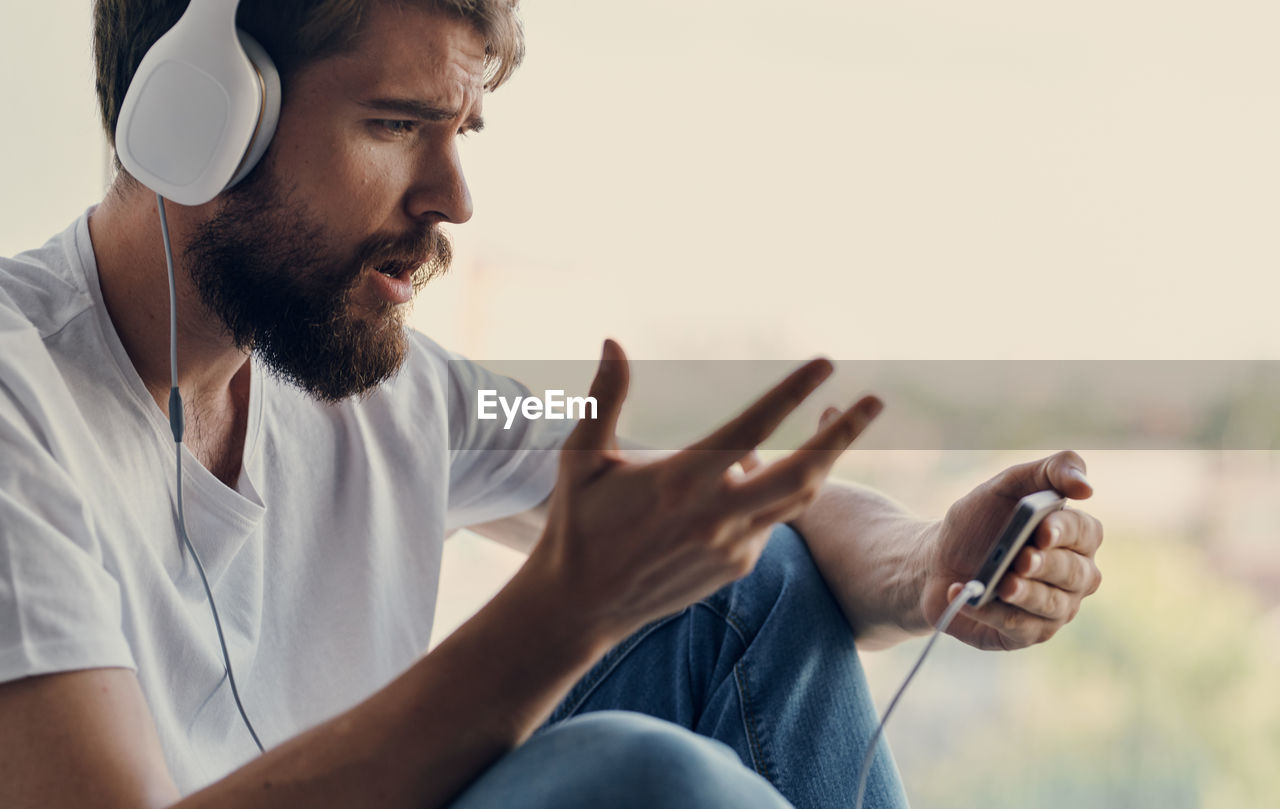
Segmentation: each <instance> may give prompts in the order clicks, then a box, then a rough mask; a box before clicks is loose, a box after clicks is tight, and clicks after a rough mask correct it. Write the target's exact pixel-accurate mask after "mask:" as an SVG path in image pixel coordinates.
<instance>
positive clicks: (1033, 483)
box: [992, 450, 1093, 500]
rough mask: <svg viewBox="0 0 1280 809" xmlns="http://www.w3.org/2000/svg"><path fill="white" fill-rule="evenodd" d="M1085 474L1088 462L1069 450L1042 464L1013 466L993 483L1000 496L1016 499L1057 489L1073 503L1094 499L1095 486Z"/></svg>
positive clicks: (1031, 463) (1045, 460) (1043, 460)
mask: <svg viewBox="0 0 1280 809" xmlns="http://www.w3.org/2000/svg"><path fill="white" fill-rule="evenodd" d="M1084 473H1085V464H1084V459H1083V458H1081V457H1080V456H1079V455H1078V454H1076V453H1075V452H1072V451H1071V450H1066V451H1064V452H1059V453H1057V454H1055V455H1050V456H1049V457H1047V458H1042V459H1040V460H1038V461H1031V462H1029V463H1024V464H1019V465H1017V466H1011V467H1009V468H1008V469H1006V470H1005V471H1003V472H1001V473H1000V474H999V475H997V476H996V478H995V479H994V480H993V481H992V483H993V484H995V485H996V487H997V491H999V492H1000V494H1003V495H1005V496H1007V497H1011V498H1014V499H1017V498H1019V497H1023V496H1025V495H1028V494H1031V493H1032V492H1038V491H1043V490H1045V489H1053V490H1055V491H1057V492H1059V493H1060V494H1062V495H1063V496H1065V497H1070V498H1071V499H1073V500H1084V499H1086V498H1088V497H1091V496H1092V495H1093V484H1091V483H1089V479H1088V478H1087V477H1085V474H1084Z"/></svg>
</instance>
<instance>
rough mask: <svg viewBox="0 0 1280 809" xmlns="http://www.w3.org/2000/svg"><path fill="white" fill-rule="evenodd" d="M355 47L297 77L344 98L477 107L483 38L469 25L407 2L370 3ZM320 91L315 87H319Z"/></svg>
mask: <svg viewBox="0 0 1280 809" xmlns="http://www.w3.org/2000/svg"><path fill="white" fill-rule="evenodd" d="M361 29H362V30H361V32H360V37H359V39H358V40H357V44H356V48H355V49H354V50H351V51H348V52H346V53H343V54H340V55H338V56H335V57H332V58H329V59H324V60H321V61H319V62H317V63H315V64H313V65H311V66H308V67H306V68H303V70H302V71H300V73H299V76H298V78H299V80H301V81H304V82H305V83H307V84H308V85H314V84H320V85H324V86H325V87H324V89H325V91H327V92H330V93H335V94H337V95H338V96H339V97H345V98H346V99H348V100H358V99H359V98H362V97H416V98H422V99H425V100H429V101H431V102H434V103H437V104H441V105H445V106H448V107H450V108H461V107H464V106H468V105H469V106H472V107H473V108H474V109H473V111H478V109H479V105H480V99H481V96H482V94H483V91H484V71H485V59H484V55H485V54H484V51H485V41H484V37H482V36H481V35H480V33H479V32H478V31H476V30H475V28H473V27H472V26H471V25H470V23H468V22H466V21H465V20H460V19H458V18H457V17H453V16H450V15H448V14H444V13H441V12H440V11H437V10H435V9H432V8H424V7H423V6H421V5H415V4H410V3H385V2H379V3H371V4H369V12H368V15H367V16H366V17H365V19H364V20H363V22H362V25H361ZM317 89H319V88H317Z"/></svg>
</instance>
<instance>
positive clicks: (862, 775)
mask: <svg viewBox="0 0 1280 809" xmlns="http://www.w3.org/2000/svg"><path fill="white" fill-rule="evenodd" d="M986 589H987V588H986V586H985V585H983V583H982V582H980V581H978V580H977V579H974V580H972V581H970V582H969V583H968V584H966V585H965V586H964V589H962V590H961V591H960V592H959V593H958V594H957V595H956V597H955V598H953V599H951V603H950V604H949V605H947V609H946V610H945V611H944V612H943V613H942V617H941V618H939V619H938V624H937V626H935V627H934V630H933V634H932V635H931V636H929V642H928V643H926V644H925V645H924V649H923V650H922V651H921V652H920V657H918V658H917V659H916V664H915V665H914V666H912V667H911V671H910V672H908V673H907V677H906V679H904V680H903V681H902V685H900V686H898V692H897V693H896V694H894V695H893V699H891V700H889V707H888V708H885V710H884V716H883V717H881V718H880V724H879V725H877V726H876V732H875V733H873V734H872V735H871V741H870V742H868V743H867V752H866V755H864V756H863V757H862V769H861V770H860V771H859V773H858V797H857V798H856V799H855V800H854V802H853V806H854V809H862V799H863V798H864V797H866V792H867V776H868V775H870V774H871V761H872V759H873V758H875V753H876V743H877V742H879V741H880V736H881V735H882V734H883V733H884V725H885V723H886V722H888V721H889V714H891V713H893V709H894V708H896V707H897V706H898V700H900V699H901V698H902V692H904V691H906V690H907V686H908V685H910V684H911V680H912V678H914V677H915V676H916V672H918V671H920V667H921V666H923V665H924V659H925V657H927V656H928V654H929V650H930V649H932V648H933V644H934V643H935V642H937V640H938V636H939V635H941V634H942V633H943V632H946V631H947V627H948V626H950V625H951V621H952V620H953V619H954V618H955V617H956V613H958V612H960V608H961V607H963V606H964V603H965V602H966V601H968V600H969V599H970V598H974V597H975V596H980V595H982V594H983V593H984V592H985V591H986Z"/></svg>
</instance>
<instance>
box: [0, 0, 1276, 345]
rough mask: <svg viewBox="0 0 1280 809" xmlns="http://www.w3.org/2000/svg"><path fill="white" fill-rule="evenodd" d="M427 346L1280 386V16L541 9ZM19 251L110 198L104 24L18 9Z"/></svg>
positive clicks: (538, 5) (433, 305) (1265, 9)
mask: <svg viewBox="0 0 1280 809" xmlns="http://www.w3.org/2000/svg"><path fill="white" fill-rule="evenodd" d="M523 16H524V19H525V24H526V30H527V36H528V46H529V51H528V58H527V60H526V63H525V65H524V66H523V67H522V68H521V70H520V71H519V72H518V73H517V75H516V76H515V78H514V79H513V80H512V81H511V82H510V83H509V84H508V85H507V86H505V87H503V88H502V89H500V90H499V91H498V92H497V93H495V94H494V95H492V96H491V97H489V98H488V99H486V107H485V118H486V121H487V127H486V130H485V131H484V132H483V133H481V134H479V135H476V136H474V137H472V138H471V139H469V140H468V142H467V143H466V144H465V146H464V147H463V149H464V161H465V167H466V169H467V172H468V178H469V180H470V183H471V188H472V192H473V195H474V197H475V200H476V214H475V217H474V219H473V220H472V221H471V222H470V223H468V224H466V225H463V226H460V227H458V228H456V229H455V241H456V244H457V248H458V249H457V251H456V252H457V254H458V258H457V259H456V261H455V266H454V270H453V272H452V273H451V276H450V277H449V278H447V279H444V280H443V281H440V282H438V283H436V284H434V285H433V286H431V287H429V288H428V289H427V290H426V291H425V292H424V293H423V295H422V296H421V298H420V301H419V304H418V306H417V311H416V313H415V319H414V322H415V324H416V325H418V326H419V327H420V328H422V329H423V330H425V331H427V332H428V333H431V334H432V335H433V336H435V337H436V338H437V339H439V340H441V341H442V342H444V343H446V344H447V345H449V346H450V347H453V348H456V349H458V350H462V351H464V353H468V354H470V355H471V356H473V357H477V358H482V359H483V358H494V359H497V358H510V359H514V358H553V359H562V358H584V359H585V358H592V357H595V356H598V351H599V344H600V340H601V339H602V338H603V337H605V336H613V337H616V338H618V339H620V340H621V342H622V344H623V346H624V347H626V348H627V349H628V350H629V351H630V352H631V354H632V355H633V356H637V357H647V358H670V357H698V358H770V359H802V358H805V357H808V356H812V355H814V354H826V355H827V356H830V357H833V358H836V359H842V358H847V359H861V358H867V359H890V358H935V359H1002V358H1021V359H1038V358H1076V359H1079V358H1096V357H1119V358H1198V359H1214V358H1237V359H1261V358H1277V357H1280V329H1277V328H1276V327H1275V326H1274V319H1275V318H1274V315H1275V303H1274V302H1275V301H1276V300H1277V298H1280V281H1277V268H1278V267H1280V242H1278V241H1277V239H1275V237H1274V233H1275V222H1276V221H1277V220H1278V218H1280V191H1277V189H1280V157H1277V153H1276V148H1275V146H1276V144H1277V143H1280V104H1277V103H1276V98H1277V91H1278V90H1280V51H1277V49H1275V48H1274V46H1273V41H1272V40H1273V37H1272V36H1271V34H1273V33H1274V31H1276V30H1280V7H1277V6H1276V5H1275V4H1273V3H1268V2H1262V1H1261V0H1224V2H1219V3H1214V4H1212V5H1207V4H1201V3H1189V2H1154V1H1151V0H1121V2H1114V0H1113V1H1112V2H1101V1H1100V0H1084V2H1077V3H1071V4H1058V3H1042V2H1030V3H1029V2H1013V1H1012V0H1009V1H1007V2H994V1H992V0H975V1H974V2H966V3H962V4H961V3H955V2H951V1H950V0H928V1H925V0H918V1H916V2H895V3H868V2H848V0H824V1H822V2H811V3H806V4H779V3H764V2H759V0H734V2H728V1H727V0H720V1H719V2H710V0H653V1H652V2H647V3H644V4H615V3H586V2H571V1H570V0H538V1H537V2H525V3H524V4H523ZM4 17H5V25H3V26H0V76H3V77H4V78H3V80H0V93H2V94H3V95H0V99H3V108H4V110H5V113H6V114H5V118H4V119H5V121H6V123H7V126H5V127H3V130H0V187H3V188H4V189H5V192H4V195H3V199H2V200H0V252H3V253H5V254H11V253H13V252H17V251H19V250H21V249H24V248H26V247H31V246H36V245H38V244H40V243H41V242H43V241H44V240H45V239H46V238H47V237H48V236H50V235H52V234H53V233H55V232H57V231H58V230H60V229H61V228H62V227H63V226H65V224H66V223H67V222H69V221H70V220H71V219H72V218H73V217H74V216H75V215H77V214H78V213H79V212H80V211H81V210H83V209H84V208H85V207H87V206H88V205H90V204H92V203H93V202H94V201H95V200H96V199H98V198H99V196H100V193H101V190H102V187H103V182H104V178H105V176H106V168H105V167H106V159H105V154H104V147H103V141H102V137H101V134H100V132H99V129H98V127H97V123H96V112H95V109H94V100H93V94H92V87H91V69H90V63H89V55H88V42H89V2H88V0H46V1H45V2H42V3H16V2H8V3H6V8H5V11H4Z"/></svg>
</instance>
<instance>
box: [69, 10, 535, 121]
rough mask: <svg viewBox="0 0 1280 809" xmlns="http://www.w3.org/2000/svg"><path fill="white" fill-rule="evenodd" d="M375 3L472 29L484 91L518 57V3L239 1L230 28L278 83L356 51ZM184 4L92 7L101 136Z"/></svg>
mask: <svg viewBox="0 0 1280 809" xmlns="http://www.w3.org/2000/svg"><path fill="white" fill-rule="evenodd" d="M375 2H384V3H394V4H396V5H418V6H426V7H428V8H433V9H437V10H439V11H442V12H444V13H446V14H449V15H451V16H454V17H457V18H458V19H461V20H464V21H466V22H468V23H470V24H471V25H472V26H474V27H475V29H476V31H478V32H479V33H480V35H481V36H483V37H484V39H485V63H486V69H485V89H487V90H493V89H496V88H497V87H498V86H499V85H501V84H502V83H503V82H505V81H506V80H507V79H508V78H509V77H510V76H511V74H512V72H514V71H515V69H516V67H517V66H518V65H519V64H520V61H521V59H523V58H524V32H523V30H522V28H521V26H520V19H519V17H517V16H516V5H517V3H518V2H519V0H241V3H240V8H239V10H238V11H237V13H236V24H237V25H238V26H239V27H240V28H243V29H244V30H245V31H247V32H249V34H250V35H251V36H253V38H254V39H256V40H258V41H259V42H260V43H262V47H264V48H266V50H267V53H269V54H271V59H272V61H273V62H275V64H276V68H277V69H278V70H279V71H280V77H281V80H282V81H284V82H286V83H287V82H288V79H289V77H290V76H291V75H292V74H293V73H294V72H296V71H297V70H298V69H299V68H302V67H305V66H306V65H307V64H309V63H311V62H314V61H316V60H318V59H323V58H324V57H326V56H333V55H335V54H339V53H343V52H346V51H349V50H351V49H352V48H354V47H355V46H356V40H357V39H358V37H359V36H360V32H361V30H362V25H361V23H362V21H363V19H364V15H365V14H366V12H367V11H368V9H369V7H370V5H372V4H373V3H375ZM187 5H188V0H96V2H95V3H94V6H93V60H94V86H95V88H96V89H97V92H98V106H99V108H100V111H101V113H102V125H103V126H104V127H105V128H106V130H107V138H108V139H111V140H112V142H114V138H115V131H116V120H117V119H118V118H119V117H120V104H121V103H122V102H123V101H124V95H125V92H126V91H127V90H128V89H129V82H130V81H131V80H132V79H133V74H134V72H135V71H137V69H138V64H139V63H140V62H141V61H142V57H143V55H144V54H146V52H147V50H148V49H149V48H150V47H151V46H152V45H153V44H155V42H156V40H158V39H159V38H160V37H161V35H163V34H164V33H165V32H166V31H168V30H169V29H170V28H172V27H173V25H174V23H176V22H177V21H178V18H179V17H181V16H182V13H183V12H184V11H186V9H187Z"/></svg>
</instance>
